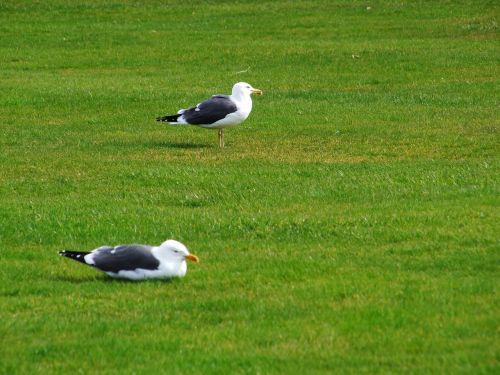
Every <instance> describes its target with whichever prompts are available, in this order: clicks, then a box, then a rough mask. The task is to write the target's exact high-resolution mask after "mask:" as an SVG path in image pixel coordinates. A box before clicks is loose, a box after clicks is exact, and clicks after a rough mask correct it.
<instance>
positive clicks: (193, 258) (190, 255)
mask: <svg viewBox="0 0 500 375" xmlns="http://www.w3.org/2000/svg"><path fill="white" fill-rule="evenodd" d="M185 258H186V259H189V260H192V261H193V262H195V263H198V262H199V261H200V260H199V259H198V257H197V256H196V255H193V254H189V255H186V257H185Z"/></svg>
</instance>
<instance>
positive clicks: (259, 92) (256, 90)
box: [252, 89, 262, 95]
mask: <svg viewBox="0 0 500 375" xmlns="http://www.w3.org/2000/svg"><path fill="white" fill-rule="evenodd" d="M252 93H254V94H255V95H262V90H259V89H252Z"/></svg>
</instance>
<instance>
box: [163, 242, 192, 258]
mask: <svg viewBox="0 0 500 375" xmlns="http://www.w3.org/2000/svg"><path fill="white" fill-rule="evenodd" d="M159 249H160V251H161V254H162V256H163V257H165V258H166V259H168V260H170V261H179V262H182V261H184V260H185V259H189V260H192V261H193V262H198V257H197V256H196V255H193V254H190V253H189V250H188V249H187V247H186V246H184V245H183V244H182V243H180V242H179V241H175V240H167V241H165V242H163V243H162V244H161V245H160V246H159Z"/></svg>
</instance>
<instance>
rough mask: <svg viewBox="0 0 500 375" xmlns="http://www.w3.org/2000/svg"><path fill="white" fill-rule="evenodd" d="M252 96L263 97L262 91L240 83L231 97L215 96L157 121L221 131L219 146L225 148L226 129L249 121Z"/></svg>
mask: <svg viewBox="0 0 500 375" xmlns="http://www.w3.org/2000/svg"><path fill="white" fill-rule="evenodd" d="M251 94H255V95H262V91H261V90H259V89H254V88H253V87H252V86H251V85H249V84H248V83H245V82H238V83H237V84H235V85H234V86H233V91H232V93H231V95H230V96H227V95H214V96H212V97H211V98H210V99H207V100H205V101H204V102H201V103H198V104H197V105H196V107H191V108H188V109H181V110H180V111H179V112H177V114H176V115H167V116H162V117H157V118H156V121H162V122H168V123H169V124H171V125H181V124H182V125H197V126H201V127H202V128H210V129H219V146H220V147H224V128H227V127H230V126H236V125H238V124H241V123H242V122H243V121H245V120H246V119H247V117H248V115H249V114H250V112H251V111H252V98H251V97H250V95H251Z"/></svg>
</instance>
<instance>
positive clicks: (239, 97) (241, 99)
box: [231, 92, 252, 113]
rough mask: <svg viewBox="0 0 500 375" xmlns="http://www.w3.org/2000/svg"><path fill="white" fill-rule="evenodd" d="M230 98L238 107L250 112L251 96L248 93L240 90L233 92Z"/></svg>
mask: <svg viewBox="0 0 500 375" xmlns="http://www.w3.org/2000/svg"><path fill="white" fill-rule="evenodd" d="M231 100H232V101H234V102H236V104H237V106H238V107H239V109H240V110H241V111H243V112H246V113H250V111H251V110H252V98H251V97H250V95H247V94H244V93H241V92H233V93H232V94H231Z"/></svg>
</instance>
